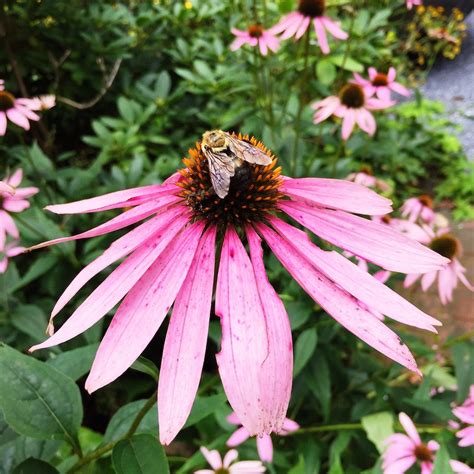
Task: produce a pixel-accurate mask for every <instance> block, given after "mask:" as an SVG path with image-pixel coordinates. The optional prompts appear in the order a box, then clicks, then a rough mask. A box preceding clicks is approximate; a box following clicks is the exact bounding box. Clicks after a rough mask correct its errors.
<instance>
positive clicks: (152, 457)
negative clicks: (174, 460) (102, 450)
mask: <svg viewBox="0 0 474 474" xmlns="http://www.w3.org/2000/svg"><path fill="white" fill-rule="evenodd" d="M112 462H113V465H114V469H115V471H116V473H117V474H157V473H160V474H169V472H170V470H169V466H168V460H167V459H166V456H165V451H164V449H163V446H161V444H160V443H158V440H157V439H156V438H155V437H154V436H152V435H149V434H138V435H135V436H132V437H131V438H130V439H126V440H123V441H120V442H119V443H117V445H116V446H115V447H114V450H113V451H112Z"/></svg>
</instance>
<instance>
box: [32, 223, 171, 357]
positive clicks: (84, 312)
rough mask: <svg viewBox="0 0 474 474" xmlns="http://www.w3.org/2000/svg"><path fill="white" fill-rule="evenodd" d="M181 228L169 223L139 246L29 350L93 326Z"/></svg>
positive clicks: (59, 340) (40, 347) (47, 345)
mask: <svg viewBox="0 0 474 474" xmlns="http://www.w3.org/2000/svg"><path fill="white" fill-rule="evenodd" d="M178 230H179V227H177V226H176V228H174V229H171V227H170V228H168V230H167V232H165V233H163V238H162V239H161V240H158V241H157V240H155V239H150V240H149V241H147V242H145V243H143V244H142V245H141V246H140V247H138V249H137V250H135V252H133V253H132V254H131V255H130V256H129V257H128V258H127V259H126V260H125V261H123V262H122V263H121V264H120V265H119V266H118V267H117V268H116V269H115V270H114V271H113V272H112V273H111V274H110V275H109V276H108V277H107V278H106V279H105V280H104V281H103V282H102V283H101V284H100V285H99V286H98V287H97V288H96V289H95V290H94V291H93V292H92V293H91V294H90V295H89V297H88V298H87V299H86V300H85V301H84V302H83V303H82V304H81V306H79V308H77V309H76V311H74V313H73V315H72V316H70V317H69V319H68V320H67V321H66V322H65V323H64V324H63V325H62V326H61V328H60V329H59V330H58V332H56V333H55V334H54V335H52V336H51V337H50V338H49V339H47V340H46V341H44V342H43V343H41V344H38V345H36V346H33V347H32V348H31V349H30V351H34V350H37V349H44V348H45V347H51V346H54V345H56V344H61V343H62V342H65V341H68V340H69V339H72V338H73V337H76V336H77V335H78V334H81V333H82V332H84V331H85V330H87V329H89V328H90V327H91V326H93V325H94V324H95V323H96V322H97V321H99V320H100V319H101V318H102V317H103V316H104V315H105V314H107V312H108V311H110V310H111V309H112V308H113V307H114V306H115V305H116V304H117V303H118V302H119V301H120V300H121V299H122V298H123V297H124V296H125V295H126V294H127V293H128V292H129V291H130V290H131V289H132V288H133V287H134V285H135V283H136V282H137V281H138V280H139V279H140V278H141V277H142V275H143V274H144V273H145V272H146V271H147V270H148V268H150V266H151V265H152V264H153V262H154V261H155V260H156V259H157V257H158V256H159V255H160V254H161V253H162V252H163V250H165V248H166V246H167V245H168V244H169V242H170V241H171V240H173V238H174V237H175V235H176V233H177V232H178ZM50 324H51V322H50ZM50 332H51V331H50Z"/></svg>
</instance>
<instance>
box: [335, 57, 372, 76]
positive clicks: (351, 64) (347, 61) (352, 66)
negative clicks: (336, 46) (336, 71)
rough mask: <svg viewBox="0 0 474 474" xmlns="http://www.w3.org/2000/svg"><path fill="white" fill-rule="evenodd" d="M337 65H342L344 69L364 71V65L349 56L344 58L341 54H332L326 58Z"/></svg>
mask: <svg viewBox="0 0 474 474" xmlns="http://www.w3.org/2000/svg"><path fill="white" fill-rule="evenodd" d="M328 59H329V60H330V61H331V62H332V63H333V64H335V65H336V66H337V67H342V68H343V69H345V70H346V71H351V72H359V73H361V72H364V66H363V65H362V64H361V63H360V62H359V61H356V60H355V59H353V58H351V57H346V58H344V55H343V54H338V55H334V56H331V57H329V58H328Z"/></svg>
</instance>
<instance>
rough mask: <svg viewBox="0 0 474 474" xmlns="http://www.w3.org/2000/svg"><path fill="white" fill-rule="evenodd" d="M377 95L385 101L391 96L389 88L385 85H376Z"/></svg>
mask: <svg viewBox="0 0 474 474" xmlns="http://www.w3.org/2000/svg"><path fill="white" fill-rule="evenodd" d="M377 97H378V98H379V99H380V100H383V101H385V102H389V101H390V98H391V95H390V89H389V88H388V87H387V86H379V87H377Z"/></svg>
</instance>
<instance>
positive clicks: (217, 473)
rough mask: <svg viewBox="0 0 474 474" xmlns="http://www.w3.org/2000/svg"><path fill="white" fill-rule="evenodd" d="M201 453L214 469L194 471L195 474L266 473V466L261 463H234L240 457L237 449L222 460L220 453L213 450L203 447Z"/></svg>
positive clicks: (232, 450)
mask: <svg viewBox="0 0 474 474" xmlns="http://www.w3.org/2000/svg"><path fill="white" fill-rule="evenodd" d="M200 449H201V453H202V455H203V456H204V457H205V458H206V461H207V462H208V463H209V464H210V466H211V467H212V469H200V470H199V471H194V474H260V473H261V472H265V471H266V469H265V466H264V465H263V464H262V463H261V462H260V461H239V462H236V463H234V461H235V460H236V459H237V457H238V456H239V453H238V452H237V451H236V450H235V449H231V450H230V451H229V452H228V453H227V454H226V455H225V456H224V459H222V458H221V455H220V454H219V451H216V450H215V449H213V450H212V451H209V450H208V449H207V448H204V447H201V448H200Z"/></svg>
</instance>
